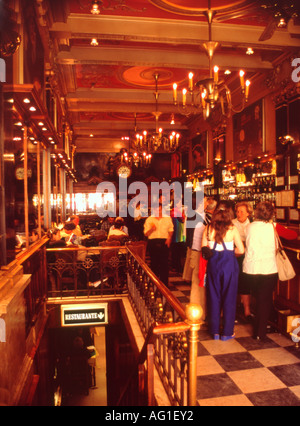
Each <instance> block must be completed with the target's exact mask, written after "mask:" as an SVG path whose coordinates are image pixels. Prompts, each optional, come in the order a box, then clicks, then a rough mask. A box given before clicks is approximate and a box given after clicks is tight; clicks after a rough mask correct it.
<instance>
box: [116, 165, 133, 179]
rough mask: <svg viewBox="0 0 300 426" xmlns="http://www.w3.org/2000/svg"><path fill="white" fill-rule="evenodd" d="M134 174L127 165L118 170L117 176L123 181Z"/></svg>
mask: <svg viewBox="0 0 300 426" xmlns="http://www.w3.org/2000/svg"><path fill="white" fill-rule="evenodd" d="M131 173H132V169H131V167H130V166H128V165H127V164H121V165H120V166H119V167H118V168H117V174H118V176H119V177H120V178H122V179H127V178H129V177H130V176H131Z"/></svg>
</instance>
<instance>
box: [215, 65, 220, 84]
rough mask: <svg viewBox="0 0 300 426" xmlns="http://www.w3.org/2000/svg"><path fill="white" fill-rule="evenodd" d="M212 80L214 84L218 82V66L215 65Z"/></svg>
mask: <svg viewBox="0 0 300 426" xmlns="http://www.w3.org/2000/svg"><path fill="white" fill-rule="evenodd" d="M214 82H215V84H218V82H219V67H218V66H217V65H216V66H215V67H214Z"/></svg>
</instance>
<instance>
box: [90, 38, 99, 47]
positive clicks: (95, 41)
mask: <svg viewBox="0 0 300 426" xmlns="http://www.w3.org/2000/svg"><path fill="white" fill-rule="evenodd" d="M91 46H93V47H97V46H99V43H98V41H97V39H96V38H92V41H91Z"/></svg>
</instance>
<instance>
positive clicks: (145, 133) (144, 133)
mask: <svg viewBox="0 0 300 426" xmlns="http://www.w3.org/2000/svg"><path fill="white" fill-rule="evenodd" d="M143 135H144V141H145V142H146V139H147V131H146V130H144V132H143Z"/></svg>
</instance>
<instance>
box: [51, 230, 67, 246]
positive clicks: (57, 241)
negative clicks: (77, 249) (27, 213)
mask: <svg viewBox="0 0 300 426" xmlns="http://www.w3.org/2000/svg"><path fill="white" fill-rule="evenodd" d="M47 236H48V238H49V241H48V244H47V248H60V247H66V242H65V241H64V240H62V238H61V233H60V229H58V228H53V229H50V230H49V231H48V232H47Z"/></svg>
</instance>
